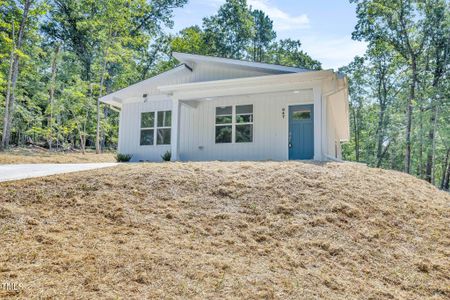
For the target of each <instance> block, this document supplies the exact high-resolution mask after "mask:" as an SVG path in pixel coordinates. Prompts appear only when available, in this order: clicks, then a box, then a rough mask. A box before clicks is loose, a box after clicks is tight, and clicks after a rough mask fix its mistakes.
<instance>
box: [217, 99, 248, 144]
mask: <svg viewBox="0 0 450 300" xmlns="http://www.w3.org/2000/svg"><path fill="white" fill-rule="evenodd" d="M247 105H251V106H252V113H245V114H239V115H240V116H241V115H242V116H249V115H251V116H252V122H245V123H237V122H236V118H237V113H236V107H237V106H247ZM228 106H231V123H227V124H216V118H217V113H216V111H217V110H216V108H217V107H228ZM254 108H255V105H254V104H253V103H252V104H234V105H226V104H225V105H217V106H215V107H214V116H215V118H214V143H215V144H216V145H229V144H251V143H253V142H254V140H255V136H254V130H255V125H254V122H255V111H254ZM219 116H221V115H219ZM230 125H231V142H230V143H218V142H217V141H216V127H218V126H219V127H220V126H230ZM236 125H252V141H251V142H236Z"/></svg>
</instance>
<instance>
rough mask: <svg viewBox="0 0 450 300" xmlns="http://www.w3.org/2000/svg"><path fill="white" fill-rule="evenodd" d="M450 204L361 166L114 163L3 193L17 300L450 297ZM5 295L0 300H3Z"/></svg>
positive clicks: (2, 264) (6, 258)
mask: <svg viewBox="0 0 450 300" xmlns="http://www.w3.org/2000/svg"><path fill="white" fill-rule="evenodd" d="M449 204H450V196H449V195H448V194H446V193H444V192H440V191H438V190H437V189H435V188H434V187H433V186H431V185H429V184H427V183H425V182H423V181H421V180H418V179H415V178H413V177H412V176H408V175H405V174H402V173H397V172H391V171H384V170H378V169H371V168H367V167H364V166H361V165H356V164H338V163H329V164H307V163H294V162H289V163H276V162H267V163H250V162H245V163H186V164H182V163H165V164H139V165H122V166H118V167H116V168H114V169H103V170H97V171H89V172H81V173H74V174H67V175H62V176H61V175H58V176H53V177H47V178H41V179H30V180H25V181H19V182H9V183H8V182H7V183H1V184H0V228H1V232H2V239H1V240H0V282H14V283H18V284H20V286H21V288H20V290H19V292H12V291H2V292H0V293H3V296H5V295H9V296H11V297H21V298H22V297H37V296H42V297H58V298H61V297H69V298H73V297H76V298H96V297H100V298H129V297H131V298H151V297H154V298H180V299H182V298H254V299H261V298H282V299H289V298H290V299H298V298H307V299H311V298H324V299H353V298H355V299H356V298H359V299H361V298H363V299H381V298H387V299H389V298H390V299H423V298H427V297H430V298H433V299H441V298H442V299H448V297H450V277H449V274H450V260H449V257H450V248H449V246H450V232H449V228H450V216H449V215H450V209H449ZM0 295H1V294H0Z"/></svg>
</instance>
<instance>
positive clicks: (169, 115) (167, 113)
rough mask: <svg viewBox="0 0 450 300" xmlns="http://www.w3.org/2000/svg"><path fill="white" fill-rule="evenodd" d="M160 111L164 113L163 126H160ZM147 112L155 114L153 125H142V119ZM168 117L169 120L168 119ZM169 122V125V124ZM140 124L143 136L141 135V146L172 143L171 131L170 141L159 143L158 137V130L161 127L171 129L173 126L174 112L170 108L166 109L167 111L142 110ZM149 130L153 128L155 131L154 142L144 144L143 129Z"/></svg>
mask: <svg viewBox="0 0 450 300" xmlns="http://www.w3.org/2000/svg"><path fill="white" fill-rule="evenodd" d="M159 113H162V115H163V122H162V124H163V126H158V118H159ZM145 114H152V115H153V122H152V123H153V124H152V125H153V126H152V127H148V126H146V127H143V126H142V121H143V118H144V117H145ZM167 119H168V120H167ZM166 121H167V122H166ZM167 123H168V124H169V125H167ZM140 125H141V129H140V132H141V137H140V143H139V144H140V146H155V145H170V142H171V137H170V132H169V142H168V143H159V141H158V140H159V139H158V130H160V129H166V130H167V129H171V128H172V113H171V111H170V110H166V111H146V112H142V113H141V119H140ZM148 130H152V132H153V134H152V135H153V143H152V144H143V141H142V132H143V131H148Z"/></svg>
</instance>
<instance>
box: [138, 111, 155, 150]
mask: <svg viewBox="0 0 450 300" xmlns="http://www.w3.org/2000/svg"><path fill="white" fill-rule="evenodd" d="M148 113H153V127H142V115H143V114H148ZM155 125H156V113H155V112H154V111H142V112H141V115H140V118H139V128H140V129H139V146H141V147H148V146H154V145H155ZM143 130H153V144H151V145H142V143H141V135H142V131H143Z"/></svg>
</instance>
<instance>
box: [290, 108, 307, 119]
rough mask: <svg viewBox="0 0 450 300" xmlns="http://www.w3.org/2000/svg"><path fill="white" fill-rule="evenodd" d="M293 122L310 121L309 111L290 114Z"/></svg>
mask: <svg viewBox="0 0 450 300" xmlns="http://www.w3.org/2000/svg"><path fill="white" fill-rule="evenodd" d="M292 119H293V120H309V119H311V111H309V110H303V111H294V112H293V113H292Z"/></svg>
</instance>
